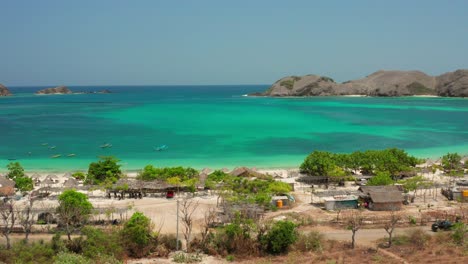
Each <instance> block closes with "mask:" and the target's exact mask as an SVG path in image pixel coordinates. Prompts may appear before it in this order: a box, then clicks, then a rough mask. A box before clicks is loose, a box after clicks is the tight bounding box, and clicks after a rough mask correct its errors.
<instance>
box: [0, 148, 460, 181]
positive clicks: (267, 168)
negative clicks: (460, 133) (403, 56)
mask: <svg viewBox="0 0 468 264" xmlns="http://www.w3.org/2000/svg"><path fill="white" fill-rule="evenodd" d="M461 149H464V150H466V148H463V147H461ZM461 149H460V150H461ZM405 151H406V150H405ZM406 152H408V151H406ZM454 152H457V153H458V154H459V155H460V156H462V157H464V158H465V157H468V152H460V151H457V149H454V150H453V151H449V152H446V151H444V152H443V154H441V155H416V154H415V153H412V152H408V153H409V154H410V155H413V156H415V157H417V158H419V159H423V160H426V161H428V160H432V161H436V160H439V159H440V158H441V157H442V156H443V155H445V154H447V153H454ZM306 156H307V155H304V156H303V158H302V159H301V160H300V161H299V162H294V164H297V165H292V164H290V165H286V164H284V165H278V164H280V163H278V161H276V162H272V163H270V164H271V165H270V164H262V165H260V166H259V164H261V162H260V163H257V164H255V163H250V162H245V163H244V164H232V163H229V162H227V163H225V164H224V165H225V166H224V165H221V166H220V164H211V165H205V166H197V165H195V166H194V165H190V164H185V163H183V162H181V163H173V164H169V165H160V164H161V163H157V162H150V161H148V162H146V160H138V162H137V163H141V164H144V165H141V166H137V167H134V166H131V167H130V166H129V164H132V161H130V162H127V161H126V160H122V161H121V163H120V164H121V165H122V167H121V169H122V171H123V172H124V173H125V174H127V175H133V176H136V174H137V173H138V172H140V171H141V170H143V168H144V166H146V165H153V166H156V167H179V166H181V167H192V168H194V169H196V170H199V171H201V170H203V169H206V168H208V169H210V170H213V171H214V170H228V171H232V170H234V169H235V168H238V167H247V168H250V169H253V170H256V171H260V172H273V174H276V173H279V172H287V171H298V170H299V166H300V164H301V163H302V161H303V160H304V159H305V158H306ZM95 161H97V160H94V161H90V162H95ZM133 161H135V160H133ZM10 162H20V163H21V164H22V165H23V167H24V169H25V173H26V174H27V175H29V176H31V175H33V174H40V175H47V174H62V175H64V174H67V173H74V172H78V171H79V172H85V173H86V172H87V170H88V166H89V163H90V162H89V163H87V164H86V166H84V165H83V166H71V165H69V166H67V167H62V166H60V167H59V166H57V167H52V166H51V167H50V168H42V169H41V168H33V167H30V166H27V165H28V163H27V162H26V163H24V162H23V161H22V160H14V161H6V162H5V161H0V175H3V174H5V173H6V172H8V170H7V168H6V165H7V164H8V163H10ZM25 165H26V166H25Z"/></svg>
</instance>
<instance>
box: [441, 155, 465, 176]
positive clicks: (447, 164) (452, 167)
mask: <svg viewBox="0 0 468 264" xmlns="http://www.w3.org/2000/svg"><path fill="white" fill-rule="evenodd" d="M462 165H463V164H462V162H461V156H460V155H459V154H458V153H447V154H446V155H444V156H442V168H443V169H444V171H445V173H447V174H449V175H452V174H457V173H460V172H461V169H462V168H463V167H462Z"/></svg>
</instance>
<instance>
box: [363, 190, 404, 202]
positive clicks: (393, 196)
mask: <svg viewBox="0 0 468 264" xmlns="http://www.w3.org/2000/svg"><path fill="white" fill-rule="evenodd" d="M369 195H370V198H371V200H372V202H374V203H396V202H403V200H404V199H403V196H402V195H401V192H399V191H398V192H396V191H391V192H379V191H377V192H370V193H369Z"/></svg>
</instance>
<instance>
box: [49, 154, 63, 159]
mask: <svg viewBox="0 0 468 264" xmlns="http://www.w3.org/2000/svg"><path fill="white" fill-rule="evenodd" d="M50 157H51V158H53V159H56V158H60V157H62V154H57V155H53V156H50Z"/></svg>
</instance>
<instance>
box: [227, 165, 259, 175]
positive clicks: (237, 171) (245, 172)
mask: <svg viewBox="0 0 468 264" xmlns="http://www.w3.org/2000/svg"><path fill="white" fill-rule="evenodd" d="M229 174H231V175H232V176H236V177H239V176H242V177H257V176H261V175H262V174H260V173H258V172H256V171H254V170H252V169H249V168H247V167H239V168H235V169H234V170H233V171H231V172H230V173H229Z"/></svg>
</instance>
